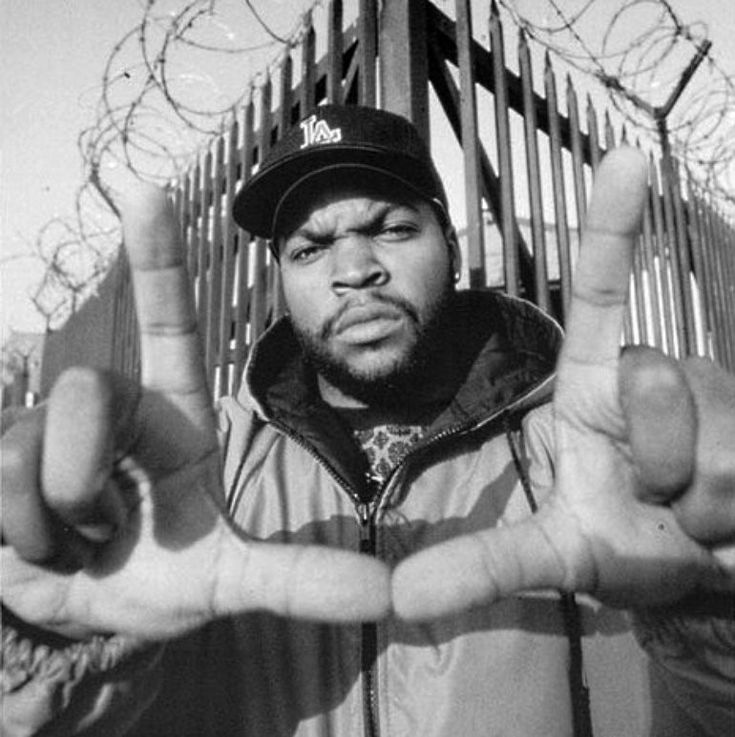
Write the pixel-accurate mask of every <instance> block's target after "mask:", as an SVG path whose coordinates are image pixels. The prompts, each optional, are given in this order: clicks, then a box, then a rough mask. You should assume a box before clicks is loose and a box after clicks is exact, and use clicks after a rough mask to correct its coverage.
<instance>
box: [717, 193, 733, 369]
mask: <svg viewBox="0 0 735 737" xmlns="http://www.w3.org/2000/svg"><path fill="white" fill-rule="evenodd" d="M711 209H712V222H713V226H714V227H713V237H712V246H713V249H712V250H713V255H714V259H713V261H714V266H715V274H716V276H715V282H716V284H717V286H718V288H719V290H720V294H721V304H722V313H723V318H724V319H723V327H724V330H723V347H724V351H723V355H724V356H725V357H726V359H725V362H724V365H725V366H726V367H728V368H729V367H732V364H733V324H734V321H733V315H734V314H735V299H733V276H734V275H733V270H732V258H731V257H729V254H728V250H729V249H731V248H732V240H731V239H730V238H728V233H727V230H726V228H725V227H724V223H723V220H722V217H721V216H720V213H719V212H718V211H717V210H716V209H715V207H714V205H711ZM726 249H728V250H726Z"/></svg>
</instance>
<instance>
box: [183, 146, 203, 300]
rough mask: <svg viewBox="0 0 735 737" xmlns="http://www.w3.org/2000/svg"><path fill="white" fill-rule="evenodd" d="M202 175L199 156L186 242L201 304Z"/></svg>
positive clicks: (193, 285) (194, 291)
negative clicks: (199, 257)
mask: <svg viewBox="0 0 735 737" xmlns="http://www.w3.org/2000/svg"><path fill="white" fill-rule="evenodd" d="M201 177H202V170H201V166H200V161H199V158H197V161H196V163H195V165H194V168H193V170H192V172H191V191H190V194H189V212H190V219H189V222H190V227H189V235H188V242H187V244H186V246H187V247H186V251H187V267H188V270H189V279H190V280H191V287H192V294H193V295H194V301H195V303H196V304H197V305H198V304H199V270H198V266H199V262H198V258H197V256H198V253H197V251H198V244H199V230H200V228H201V225H200V222H199V197H200V195H199V191H200V189H201Z"/></svg>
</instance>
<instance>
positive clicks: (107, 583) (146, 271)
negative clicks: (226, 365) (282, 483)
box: [1, 187, 390, 638]
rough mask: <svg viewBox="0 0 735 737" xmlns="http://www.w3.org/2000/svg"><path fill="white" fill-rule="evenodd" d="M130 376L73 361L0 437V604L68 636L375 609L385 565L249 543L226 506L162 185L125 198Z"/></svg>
mask: <svg viewBox="0 0 735 737" xmlns="http://www.w3.org/2000/svg"><path fill="white" fill-rule="evenodd" d="M123 227H124V233H125V243H126V246H127V249H128V254H129V258H130V264H131V269H132V277H133V284H134V290H135V300H136V307H137V315H138V322H139V325H140V334H141V355H142V381H141V384H142V385H141V386H137V385H134V384H133V383H131V382H129V381H125V380H123V379H122V378H121V377H119V376H111V375H105V374H103V373H100V372H96V371H92V370H91V369H74V370H71V371H68V372H67V373H66V374H64V375H63V376H62V377H61V378H60V380H59V381H58V383H57V384H56V386H55V387H54V389H53V391H52V393H51V396H50V398H49V400H48V403H47V405H46V406H45V407H43V408H40V409H37V410H35V411H33V412H31V413H30V414H29V415H27V416H24V417H23V418H22V419H20V420H18V421H17V422H16V423H15V424H14V425H13V426H12V427H11V428H10V429H9V430H8V432H7V433H6V434H5V435H4V436H3V438H2V458H3V464H2V472H3V519H2V532H3V541H4V547H3V548H2V559H1V562H2V572H3V592H2V593H3V603H4V604H5V605H6V606H8V607H9V608H10V609H11V610H12V611H14V612H15V613H16V614H17V615H18V616H20V617H21V618H22V619H24V620H25V621H27V622H29V623H31V624H35V625H38V626H40V627H43V628H47V629H52V630H55V631H57V632H61V633H63V634H67V635H71V636H86V635H88V634H90V633H96V632H115V633H130V634H135V635H140V636H143V637H149V638H164V637H173V636H176V635H179V634H181V633H183V632H185V631H186V630H188V629H191V628H194V627H197V626H199V625H201V624H203V623H205V622H206V621H208V620H210V619H212V618H214V617H219V616H224V615H228V614H234V613H237V612H243V611H246V610H252V609H266V610H270V611H273V612H278V613H281V614H284V615H291V616H296V617H305V618H312V619H327V620H336V621H352V620H355V621H356V620H362V619H376V618H379V617H381V616H384V615H385V614H386V613H387V611H388V610H389V607H390V600H389V596H390V591H389V579H388V572H387V570H386V569H385V568H384V567H383V566H382V564H380V563H379V562H378V561H376V560H374V559H371V558H369V557H366V556H358V555H356V554H352V553H348V552H345V551H336V550H327V549H319V548H307V547H298V546H283V545H282V546H279V545H270V544H265V543H260V542H256V541H253V540H250V539H248V538H247V536H246V534H245V533H244V532H243V531H240V530H237V529H234V528H233V526H232V525H231V523H229V522H228V521H227V518H226V516H225V513H224V494H223V488H222V479H221V472H220V458H219V452H218V447H217V438H216V435H215V420H214V414H213V410H212V408H211V398H210V395H209V393H208V391H207V386H206V377H205V371H204V365H203V361H202V358H201V355H200V348H199V345H198V338H197V335H196V317H195V312H194V308H193V305H192V303H191V299H190V297H189V285H188V281H187V278H186V273H185V267H184V261H183V253H182V251H181V249H180V247H179V244H178V242H177V238H176V236H175V233H176V227H175V223H174V220H173V216H172V213H171V209H170V207H169V206H168V203H167V202H166V199H165V196H164V194H163V193H162V192H160V191H159V190H157V189H154V188H152V187H147V188H142V189H141V190H140V191H139V192H138V193H137V194H136V195H135V197H133V198H132V200H131V201H130V202H129V203H128V206H127V207H126V208H125V215H124V217H123Z"/></svg>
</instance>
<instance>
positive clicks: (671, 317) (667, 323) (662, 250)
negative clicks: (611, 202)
mask: <svg viewBox="0 0 735 737" xmlns="http://www.w3.org/2000/svg"><path fill="white" fill-rule="evenodd" d="M648 170H649V179H650V182H651V213H652V214H653V229H654V233H655V236H656V248H655V255H656V256H657V257H658V273H657V276H658V279H659V283H660V285H661V289H660V292H661V298H662V304H661V315H662V318H663V325H664V335H665V336H666V351H667V352H668V353H669V354H670V355H675V354H676V346H675V343H676V340H675V336H676V314H675V312H674V309H673V300H672V296H671V286H670V281H669V258H668V253H667V251H668V249H667V248H666V232H665V229H664V216H663V210H662V205H661V190H660V187H659V180H658V169H657V168H656V163H655V162H654V160H653V156H650V157H649V162H648Z"/></svg>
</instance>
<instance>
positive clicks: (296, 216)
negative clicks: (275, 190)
mask: <svg viewBox="0 0 735 737" xmlns="http://www.w3.org/2000/svg"><path fill="white" fill-rule="evenodd" d="M400 206H405V207H410V208H411V209H413V210H415V211H416V212H417V213H423V212H424V211H427V210H428V211H433V210H432V208H431V207H430V206H429V205H428V203H426V202H425V201H424V199H423V198H422V197H420V196H419V195H418V194H416V193H415V192H414V191H413V190H412V189H410V188H409V187H406V186H405V185H402V184H401V183H399V182H397V181H395V180H392V179H390V178H388V177H379V178H376V177H371V176H365V175H364V174H363V173H362V172H358V171H356V172H339V173H338V174H337V175H335V172H329V173H326V172H325V176H315V177H312V178H310V179H308V180H307V181H305V182H304V183H303V184H302V185H301V186H299V187H295V188H294V189H293V190H292V191H291V192H290V194H289V196H288V198H287V200H285V201H284V202H282V203H281V204H280V205H279V208H278V212H277V215H276V221H275V229H274V230H275V236H276V238H278V239H279V240H283V239H284V238H288V236H289V235H291V234H292V233H293V231H294V230H296V229H297V228H299V227H301V226H302V225H304V224H305V223H307V222H309V221H310V220H311V219H317V220H318V219H320V216H327V215H329V214H333V213H334V214H336V213H338V212H340V211H342V212H347V211H351V212H354V213H355V214H360V215H364V216H366V217H369V216H371V215H373V214H379V213H381V212H383V211H385V210H390V209H392V208H393V207H400Z"/></svg>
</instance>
